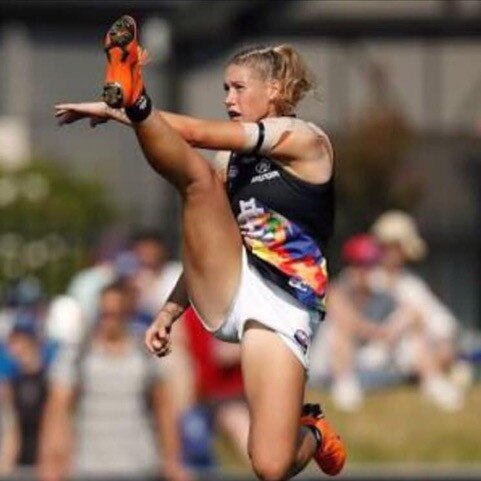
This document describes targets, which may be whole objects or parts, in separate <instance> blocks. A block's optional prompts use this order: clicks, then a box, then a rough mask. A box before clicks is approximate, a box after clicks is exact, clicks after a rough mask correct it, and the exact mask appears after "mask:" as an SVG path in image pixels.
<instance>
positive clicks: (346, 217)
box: [334, 64, 423, 250]
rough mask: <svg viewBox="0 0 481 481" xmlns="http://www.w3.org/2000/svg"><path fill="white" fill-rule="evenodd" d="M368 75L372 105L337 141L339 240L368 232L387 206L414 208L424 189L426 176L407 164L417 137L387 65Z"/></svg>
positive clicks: (373, 70)
mask: <svg viewBox="0 0 481 481" xmlns="http://www.w3.org/2000/svg"><path fill="white" fill-rule="evenodd" d="M368 78H369V86H370V88H371V89H370V93H371V95H370V98H369V101H368V105H367V107H366V108H365V109H363V112H362V115H361V116H360V118H358V119H357V120H356V122H354V123H353V125H352V126H351V127H350V128H349V129H348V130H347V132H346V133H344V134H343V135H341V136H339V137H337V138H335V139H334V143H335V151H336V159H337V165H338V168H337V171H336V186H337V219H336V240H337V241H338V242H340V241H341V240H343V239H345V238H346V237H348V236H350V235H352V234H354V233H358V232H362V231H366V230H368V229H369V227H370V226H371V224H372V222H373V221H374V220H375V219H376V217H377V216H378V215H379V214H381V213H382V212H384V211H385V210H387V209H403V210H406V211H412V210H413V209H414V208H415V207H416V206H417V204H418V203H419V201H420V199H421V196H422V192H423V182H422V180H421V179H420V178H419V177H417V174H416V173H415V172H413V171H412V170H410V169H409V167H408V166H407V163H406V161H407V156H408V153H409V150H410V149H411V148H412V147H413V146H414V144H415V141H416V136H415V134H414V132H413V130H412V129H411V128H410V126H409V125H408V122H407V121H406V119H405V118H404V117H403V115H402V113H401V110H400V109H399V108H398V107H397V105H396V102H395V99H394V98H393V95H392V91H391V89H390V88H389V85H388V83H387V79H386V76H385V73H384V71H383V70H382V68H381V67H380V66H379V65H374V64H372V65H370V66H369V71H368ZM336 244H337V242H336ZM336 250H337V249H336Z"/></svg>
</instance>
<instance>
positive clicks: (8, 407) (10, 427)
mask: <svg viewBox="0 0 481 481" xmlns="http://www.w3.org/2000/svg"><path fill="white" fill-rule="evenodd" d="M0 405H1V409H0V431H1V433H2V436H1V438H0V477H3V476H8V475H9V474H11V472H12V471H13V470H14V468H15V465H16V464H17V459H18V455H19V452H20V443H21V440H20V431H19V429H18V423H17V418H16V415H15V408H14V405H13V395H12V390H11V388H10V386H9V385H8V384H7V383H0Z"/></svg>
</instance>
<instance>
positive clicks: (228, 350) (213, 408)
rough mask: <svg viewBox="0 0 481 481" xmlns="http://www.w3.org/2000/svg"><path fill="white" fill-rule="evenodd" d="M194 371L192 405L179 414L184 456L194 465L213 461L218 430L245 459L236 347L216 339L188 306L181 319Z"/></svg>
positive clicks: (244, 412)
mask: <svg viewBox="0 0 481 481" xmlns="http://www.w3.org/2000/svg"><path fill="white" fill-rule="evenodd" d="M182 323H183V325H184V329H185V332H186V342H187V345H188V351H189V353H190V355H191V357H192V364H193V367H194V373H195V388H196V401H197V403H196V405H195V406H194V407H193V408H191V409H190V410H189V411H187V412H186V413H185V414H184V416H183V430H182V431H183V439H184V456H185V459H186V461H187V462H188V463H189V464H191V465H193V466H198V467H206V466H211V465H213V464H215V456H214V454H213V442H212V441H213V434H214V431H219V432H221V433H222V434H223V435H224V436H225V437H226V439H227V440H228V441H229V442H230V443H231V444H232V446H233V447H234V449H235V451H236V453H237V454H238V455H239V457H240V458H241V459H242V460H244V461H246V462H247V461H248V454H247V437H248V432H249V413H248V410H247V405H246V403H245V401H244V387H243V382H242V371H241V364H240V346H239V345H238V344H230V343H226V342H222V341H219V340H218V339H216V338H215V337H214V336H212V334H211V333H209V332H208V331H207V330H206V329H205V328H204V327H203V326H202V324H201V323H200V321H199V319H198V317H197V315H196V314H195V312H194V310H193V309H192V308H189V309H188V310H187V311H186V312H185V314H184V317H183V321H182Z"/></svg>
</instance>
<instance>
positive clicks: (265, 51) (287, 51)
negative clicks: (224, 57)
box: [229, 44, 314, 115]
mask: <svg viewBox="0 0 481 481" xmlns="http://www.w3.org/2000/svg"><path fill="white" fill-rule="evenodd" d="M229 65H246V66H248V67H250V68H253V69H254V70H256V71H257V72H258V73H259V74H260V75H261V77H262V78H263V79H264V80H276V81H278V82H279V86H280V92H279V96H278V98H277V99H276V108H277V112H278V113H279V114H280V115H287V114H290V113H292V111H293V110H294V109H295V108H296V106H297V104H298V103H299V102H300V101H301V100H302V99H303V98H304V96H305V95H306V93H307V92H309V91H311V90H313V89H314V78H313V76H312V74H311V72H310V71H309V69H308V68H307V66H306V64H305V62H304V60H303V59H302V57H301V55H300V54H299V53H298V52H297V50H296V49H295V48H294V47H292V46H291V45H288V44H283V45H278V46H276V47H267V46H263V45H255V46H251V47H246V48H243V49H242V50H239V51H238V52H236V53H235V54H234V55H233V56H232V57H231V58H230V59H229Z"/></svg>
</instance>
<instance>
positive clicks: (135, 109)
mask: <svg viewBox="0 0 481 481" xmlns="http://www.w3.org/2000/svg"><path fill="white" fill-rule="evenodd" d="M151 112H152V100H151V99H150V97H149V96H148V95H147V92H146V91H145V90H144V91H143V92H142V94H141V95H140V97H139V98H138V99H137V100H136V101H135V103H134V104H133V105H131V106H130V107H125V113H126V115H127V117H128V118H129V119H130V120H131V122H134V123H138V122H142V120H145V119H146V118H147V117H148V116H149V115H150V113H151Z"/></svg>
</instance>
